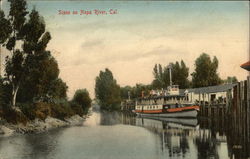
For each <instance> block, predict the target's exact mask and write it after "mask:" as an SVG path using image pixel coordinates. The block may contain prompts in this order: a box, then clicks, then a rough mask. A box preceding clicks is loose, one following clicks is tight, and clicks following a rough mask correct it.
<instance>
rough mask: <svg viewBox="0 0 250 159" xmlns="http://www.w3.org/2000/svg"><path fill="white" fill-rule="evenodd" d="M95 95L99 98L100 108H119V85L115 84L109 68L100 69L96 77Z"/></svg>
mask: <svg viewBox="0 0 250 159" xmlns="http://www.w3.org/2000/svg"><path fill="white" fill-rule="evenodd" d="M95 81H96V84H95V96H96V98H97V99H98V100H99V104H100V106H101V109H104V110H118V109H120V103H121V95H120V86H119V85H118V84H117V82H116V80H115V79H114V77H113V74H112V72H111V71H110V70H109V69H107V68H106V69H105V71H104V72H103V71H100V73H99V76H98V77H96V80H95Z"/></svg>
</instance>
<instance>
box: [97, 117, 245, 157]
mask: <svg viewBox="0 0 250 159" xmlns="http://www.w3.org/2000/svg"><path fill="white" fill-rule="evenodd" d="M111 114H112V113H111ZM111 114H109V115H108V116H105V115H103V117H101V119H103V120H102V122H101V123H103V124H104V125H105V124H107V123H105V122H106V121H116V122H111V123H113V124H114V123H116V124H119V123H122V124H128V125H135V126H140V127H144V128H146V129H147V130H149V131H151V132H153V133H155V134H157V135H158V136H160V138H161V141H162V142H161V144H162V146H161V148H162V151H163V152H166V151H167V153H168V157H170V158H175V157H177V158H178V157H183V158H185V157H186V155H187V153H190V151H193V152H197V154H196V157H195V158H198V159H204V158H223V159H224V158H230V159H233V158H235V159H238V158H239V159H244V158H248V157H249V156H250V154H249V153H250V147H249V145H250V143H249V141H248V140H249V139H246V137H244V135H243V134H241V135H239V134H238V135H237V133H236V132H234V131H233V129H232V127H235V126H233V125H232V123H231V122H226V121H225V120H224V119H220V118H216V119H214V120H211V119H200V120H199V121H198V120H196V119H164V118H161V119H160V118H158V119H147V118H137V117H135V116H131V115H129V114H122V113H121V114H120V115H117V114H115V115H114V116H113V117H114V118H116V117H119V119H118V120H115V119H114V118H112V115H111ZM107 118H108V119H107ZM198 123H199V124H198ZM237 130H238V131H239V128H238V129H237ZM245 131H246V130H245Z"/></svg>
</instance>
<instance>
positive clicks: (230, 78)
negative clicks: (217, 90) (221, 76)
mask: <svg viewBox="0 0 250 159" xmlns="http://www.w3.org/2000/svg"><path fill="white" fill-rule="evenodd" d="M237 82H238V79H237V77H236V76H232V77H231V76H228V77H227V79H225V80H223V83H225V84H228V83H237Z"/></svg>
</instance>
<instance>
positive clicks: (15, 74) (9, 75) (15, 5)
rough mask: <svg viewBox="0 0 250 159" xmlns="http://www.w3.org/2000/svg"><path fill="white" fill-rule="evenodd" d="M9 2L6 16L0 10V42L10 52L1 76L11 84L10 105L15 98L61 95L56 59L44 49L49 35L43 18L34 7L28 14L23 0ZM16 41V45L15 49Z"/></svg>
mask: <svg viewBox="0 0 250 159" xmlns="http://www.w3.org/2000/svg"><path fill="white" fill-rule="evenodd" d="M9 2H10V11H9V16H8V19H6V18H5V16H4V14H3V12H2V11H1V12H0V20H1V23H2V22H4V23H5V24H4V25H3V26H0V29H1V31H0V43H1V44H4V46H5V47H6V48H7V49H8V50H10V51H11V52H12V55H11V56H8V57H7V58H6V67H5V72H6V77H5V79H6V81H7V82H8V83H9V85H10V86H11V87H12V91H11V92H12V94H11V96H12V100H11V101H12V105H13V106H15V103H16V99H17V102H23V103H26V102H31V101H34V100H35V101H51V100H52V99H61V98H62V99H65V98H66V92H67V88H68V87H67V85H66V83H64V82H63V81H62V80H61V79H59V78H58V75H59V68H58V64H57V61H56V60H55V59H54V58H53V57H52V56H51V54H50V52H49V51H47V50H46V47H47V44H48V43H49V41H50V39H51V36H50V33H49V32H46V28H45V27H46V26H45V22H44V20H43V18H42V17H41V16H40V15H39V13H38V12H37V11H36V10H35V9H33V10H32V11H31V12H30V13H29V14H28V12H27V11H26V10H27V9H26V1H25V0H9ZM27 14H28V15H29V17H28V18H27V16H26V15H27ZM17 42H18V43H19V44H20V45H21V46H22V47H21V48H20V49H15V45H16V43H17ZM18 92H19V93H18Z"/></svg>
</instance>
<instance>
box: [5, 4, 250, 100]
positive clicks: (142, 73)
mask: <svg viewBox="0 0 250 159" xmlns="http://www.w3.org/2000/svg"><path fill="white" fill-rule="evenodd" d="M32 8H35V9H36V10H38V11H39V13H40V14H41V15H42V16H43V17H44V20H45V22H46V29H47V31H49V32H50V33H51V35H52V40H51V41H50V43H49V45H48V47H47V49H48V50H51V51H52V54H53V55H54V56H55V57H56V59H57V61H58V64H59V68H60V77H61V78H62V79H63V80H64V81H65V82H66V83H67V85H68V86H69V90H68V96H69V97H72V96H73V94H74V92H75V90H77V89H82V88H87V89H88V90H89V92H90V94H91V96H92V97H94V86H95V78H96V76H98V75H99V72H100V70H104V69H105V68H109V69H110V70H111V71H112V72H113V75H114V77H115V79H116V80H117V83H118V84H120V85H121V86H125V85H132V86H133V85H135V84H136V83H142V84H149V83H151V81H152V80H153V74H152V70H153V67H154V65H155V64H156V63H159V64H162V65H163V66H166V65H168V64H169V63H170V62H175V61H180V60H184V62H185V63H186V65H187V66H188V67H189V68H190V71H189V72H190V73H192V72H193V71H194V68H195V66H194V62H195V59H196V58H197V57H199V55H200V54H201V53H203V52H204V53H207V54H209V55H210V56H211V57H213V56H216V57H217V58H218V60H219V68H218V73H219V75H220V77H221V78H222V79H225V78H226V77H227V76H236V77H237V78H238V79H239V80H245V79H246V76H247V72H246V71H245V70H243V69H241V68H240V65H241V64H243V63H245V62H246V61H248V60H249V3H248V2H247V1H238V2H237V1H235V2H233V1H220V2H218V1H217V2H215V1H210V2H204V1H203V2H202V1H189V2H188V1H28V9H29V10H31V9H32ZM3 9H4V10H5V11H6V12H7V10H8V3H7V2H6V0H5V1H3ZM110 9H112V10H114V11H116V14H110V13H109V10H110ZM60 10H61V11H70V15H62V14H59V13H60ZM81 10H84V11H91V13H92V14H89V15H86V14H83V15H80V12H81ZM94 10H99V11H106V13H107V14H104V15H100V14H99V15H96V14H95V12H94ZM73 11H78V14H72V13H73ZM3 52H4V54H5V55H6V54H8V53H7V51H6V50H3ZM189 78H190V79H191V77H189Z"/></svg>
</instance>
